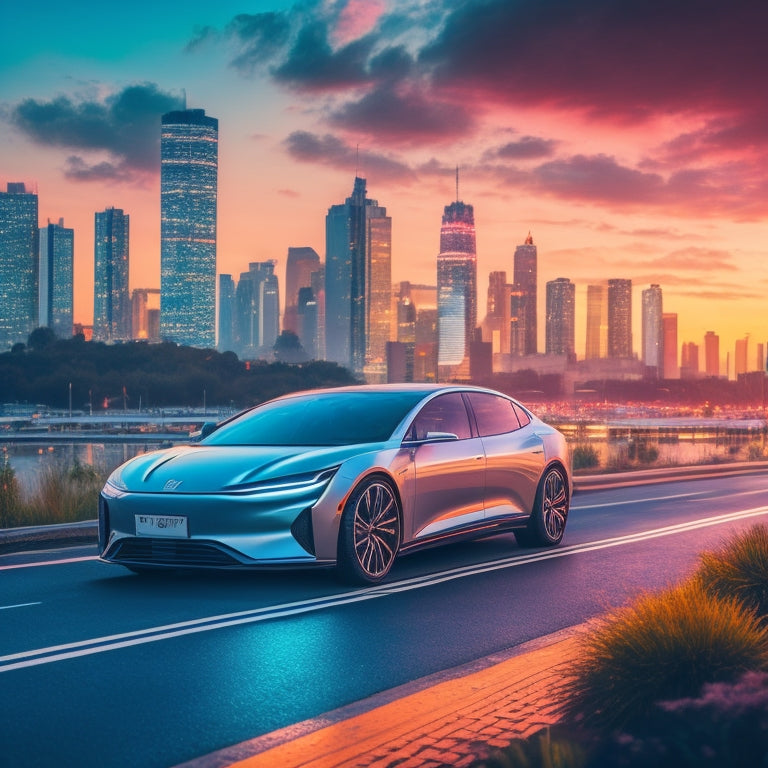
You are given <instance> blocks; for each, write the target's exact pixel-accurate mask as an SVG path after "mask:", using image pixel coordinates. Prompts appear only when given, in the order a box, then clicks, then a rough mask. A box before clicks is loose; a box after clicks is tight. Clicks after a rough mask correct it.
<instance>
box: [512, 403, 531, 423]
mask: <svg viewBox="0 0 768 768" xmlns="http://www.w3.org/2000/svg"><path fill="white" fill-rule="evenodd" d="M513 407H514V409H515V413H516V414H517V418H518V421H519V422H520V426H521V427H525V426H526V425H528V424H530V423H531V417H530V416H529V415H528V414H527V413H526V411H525V408H521V407H520V406H519V405H516V404H514V403H513Z"/></svg>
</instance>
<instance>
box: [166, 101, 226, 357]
mask: <svg viewBox="0 0 768 768" xmlns="http://www.w3.org/2000/svg"><path fill="white" fill-rule="evenodd" d="M218 142H219V121H218V120H216V118H213V117H207V116H206V114H205V111H204V110H202V109H188V110H183V111H178V112H168V113H167V114H165V115H163V118H162V133H161V138H160V241H161V245H160V248H161V253H160V334H161V336H162V338H164V339H168V340H170V341H175V342H178V343H179V344H187V345H190V346H196V347H213V346H214V344H215V341H216V339H215V335H216V195H217V183H218Z"/></svg>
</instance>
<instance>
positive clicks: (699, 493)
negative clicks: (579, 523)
mask: <svg viewBox="0 0 768 768" xmlns="http://www.w3.org/2000/svg"><path fill="white" fill-rule="evenodd" d="M760 493H765V491H760ZM707 495H711V492H710V491H691V492H690V493H676V494H673V495H671V496H654V497H652V498H650V499H649V498H640V499H627V500H626V501H612V502H607V503H605V504H586V505H584V506H583V507H580V506H578V505H577V506H573V505H572V506H571V508H570V511H571V512H573V511H574V510H583V509H600V508H602V507H623V506H626V505H628V504H646V503H647V502H649V501H671V500H673V499H686V498H689V497H691V496H707ZM734 495H735V494H734Z"/></svg>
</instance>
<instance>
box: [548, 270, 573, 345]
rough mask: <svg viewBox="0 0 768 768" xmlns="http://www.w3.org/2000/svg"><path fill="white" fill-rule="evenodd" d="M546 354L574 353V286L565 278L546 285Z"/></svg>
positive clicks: (551, 281) (559, 278)
mask: <svg viewBox="0 0 768 768" xmlns="http://www.w3.org/2000/svg"><path fill="white" fill-rule="evenodd" d="M545 330H546V353H547V354H548V355H567V356H572V355H574V354H575V352H576V286H575V285H574V284H573V283H572V282H571V281H570V280H568V278H565V277H558V278H557V280H550V281H549V282H548V283H547V322H546V329H545Z"/></svg>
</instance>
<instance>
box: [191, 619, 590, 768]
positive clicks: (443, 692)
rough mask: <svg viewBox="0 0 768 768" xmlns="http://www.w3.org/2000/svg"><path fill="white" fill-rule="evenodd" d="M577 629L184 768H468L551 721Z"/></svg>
mask: <svg viewBox="0 0 768 768" xmlns="http://www.w3.org/2000/svg"><path fill="white" fill-rule="evenodd" d="M585 629H586V625H582V626H579V627H573V628H570V629H567V630H563V631H561V632H558V633H556V634H554V635H550V636H548V637H546V638H542V639H541V640H536V641H532V642H531V643H526V644H525V645H523V646H520V647H519V648H518V649H513V650H512V651H511V652H510V656H509V658H506V659H505V660H501V661H498V662H497V663H493V664H492V665H491V666H486V667H485V668H483V669H476V668H473V667H476V666H477V665H468V667H465V668H462V669H461V670H458V674H457V676H455V677H453V678H452V679H447V680H446V679H443V680H439V681H438V682H436V683H435V684H433V685H429V686H428V687H426V688H423V689H422V690H416V691H411V690H409V689H412V686H403V687H402V689H396V691H395V692H394V693H395V697H394V700H391V701H389V702H387V703H384V704H380V705H377V704H378V701H377V699H378V697H373V698H372V699H369V700H368V701H367V702H365V701H364V702H360V703H359V704H358V705H352V706H351V707H345V708H343V709H342V710H338V711H337V712H335V713H330V714H329V715H327V716H325V717H323V718H319V719H317V720H314V721H309V722H307V723H300V724H298V725H295V726H291V727H289V728H286V729H283V730H282V731H276V732H274V733H271V734H267V735H265V736H262V737H260V738H257V739H253V740H252V741H248V742H244V743H243V744H238V745H236V746H234V747H231V748H229V749H226V750H222V751H221V752H218V753H214V754H213V755H208V756H206V757H202V758H199V759H197V760H193V761H191V762H189V763H186V764H185V766H184V768H220V767H222V766H228V768H276V767H278V766H279V768H395V766H397V768H438V766H456V767H458V768H460V767H461V766H467V765H469V764H470V763H472V761H473V760H476V759H478V758H482V757H485V756H487V755H488V754H489V753H490V752H492V751H493V750H494V749H496V748H499V747H505V746H507V745H508V744H509V743H510V742H511V741H512V740H513V739H515V738H518V737H526V736H529V735H531V734H533V733H535V732H536V731H538V730H540V729H541V728H543V727H545V726H547V725H552V724H553V723H556V722H557V721H558V719H559V715H558V711H559V706H560V702H561V701H562V692H563V687H564V685H565V682H566V680H567V675H568V670H569V669H570V665H571V663H572V660H573V659H574V658H575V656H576V654H577V653H578V643H579V640H580V636H581V635H582V634H583V632H584V631H585ZM493 658H494V659H495V658H498V657H493ZM467 670H468V671H467ZM437 677H439V676H437ZM399 693H402V695H398V694H399ZM355 710H359V711H357V712H356V711H355Z"/></svg>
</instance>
